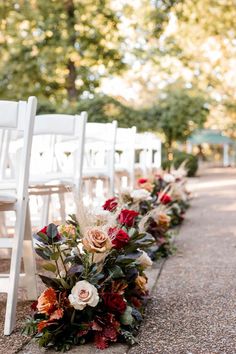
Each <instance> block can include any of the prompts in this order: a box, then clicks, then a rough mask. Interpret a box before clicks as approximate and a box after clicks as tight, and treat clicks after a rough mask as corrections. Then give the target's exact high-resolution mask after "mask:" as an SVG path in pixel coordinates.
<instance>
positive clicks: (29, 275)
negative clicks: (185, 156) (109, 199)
mask: <svg viewBox="0 0 236 354" xmlns="http://www.w3.org/2000/svg"><path fill="white" fill-rule="evenodd" d="M36 106H37V100H36V98H35V97H30V98H29V100H28V102H10V101H0V148H1V150H0V152H1V153H0V211H10V210H11V211H12V210H13V211H15V212H16V225H15V233H14V236H13V238H9V237H1V238H0V248H7V249H10V250H11V267H10V273H9V275H6V274H2V275H0V292H5V293H7V306H6V317H5V327H4V333H5V334H6V335H9V334H10V333H11V331H12V329H13V327H14V322H15V311H16V303H17V291H18V286H19V281H20V282H21V283H22V285H23V286H24V287H25V288H26V289H27V296H28V299H30V300H32V299H35V298H36V297H37V291H36V279H35V260H34V252H33V245H32V238H31V219H30V212H29V195H36V196H41V197H42V198H43V200H44V204H43V208H42V211H43V214H42V220H43V222H44V223H45V224H46V223H47V221H48V215H49V206H50V200H51V197H52V195H53V194H58V195H59V197H60V203H61V218H62V219H64V218H65V215H66V213H65V210H64V206H65V203H64V193H66V192H68V190H70V191H73V196H74V198H75V199H76V198H79V196H80V193H81V189H82V182H83V181H84V184H85V185H86V182H88V183H89V184H91V181H95V182H96V181H97V180H103V181H106V182H107V194H108V195H113V194H114V192H115V184H116V185H118V186H119V185H121V183H115V177H116V179H117V180H121V178H122V177H123V176H124V175H126V177H127V180H128V185H129V186H130V187H133V186H134V182H135V153H137V152H139V155H140V158H139V162H138V163H137V165H136V167H138V168H139V170H140V173H141V174H145V173H149V172H150V169H152V168H153V167H154V164H156V167H159V165H160V152H161V149H160V143H159V140H158V139H156V137H155V136H154V135H152V134H150V133H145V134H142V135H140V134H137V133H136V127H133V128H127V129H124V128H117V122H116V121H113V122H112V123H88V122H87V114H86V112H83V113H81V114H80V115H77V116H71V115H60V114H54V115H41V116H36V117H35V114H36ZM155 154H158V157H157V155H155ZM156 157H157V161H155V160H154V159H155V158H156ZM93 188H94V187H93ZM75 202H76V200H75ZM75 204H76V203H75ZM1 220H3V219H0V222H1ZM3 226H4V225H2V228H1V227H0V231H1V229H2V231H4V232H6V229H5V228H4V227H3ZM22 255H23V262H24V274H20V265H21V258H22Z"/></svg>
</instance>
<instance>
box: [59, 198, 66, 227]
mask: <svg viewBox="0 0 236 354" xmlns="http://www.w3.org/2000/svg"><path fill="white" fill-rule="evenodd" d="M58 197H59V202H60V217H61V221H62V222H65V220H66V204H65V194H64V193H59V194H58Z"/></svg>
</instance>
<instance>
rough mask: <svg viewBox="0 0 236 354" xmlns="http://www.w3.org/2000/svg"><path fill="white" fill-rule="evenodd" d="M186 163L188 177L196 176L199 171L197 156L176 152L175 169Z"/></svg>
mask: <svg viewBox="0 0 236 354" xmlns="http://www.w3.org/2000/svg"><path fill="white" fill-rule="evenodd" d="M184 161H186V164H185V167H186V169H187V173H188V177H193V176H195V175H196V173H197V170H198V158H197V156H195V155H193V154H187V153H186V152H180V151H178V152H176V153H175V157H174V167H175V168H178V167H179V166H180V165H181V164H182V163H183V162H184Z"/></svg>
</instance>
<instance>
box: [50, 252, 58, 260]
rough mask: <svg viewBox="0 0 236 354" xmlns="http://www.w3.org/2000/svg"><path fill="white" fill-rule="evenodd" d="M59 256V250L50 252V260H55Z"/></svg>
mask: <svg viewBox="0 0 236 354" xmlns="http://www.w3.org/2000/svg"><path fill="white" fill-rule="evenodd" d="M59 257H60V252H59V251H58V252H54V253H52V254H51V257H50V258H51V260H52V261H57V260H58V258H59Z"/></svg>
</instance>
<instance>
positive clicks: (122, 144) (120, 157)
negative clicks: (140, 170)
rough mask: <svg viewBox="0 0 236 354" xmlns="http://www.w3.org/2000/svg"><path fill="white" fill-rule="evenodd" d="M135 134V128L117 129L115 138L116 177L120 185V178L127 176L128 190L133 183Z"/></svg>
mask: <svg viewBox="0 0 236 354" xmlns="http://www.w3.org/2000/svg"><path fill="white" fill-rule="evenodd" d="M136 133H137V128H136V127H135V126H133V127H132V128H118V129H117V136H116V163H115V171H116V176H117V179H118V180H119V183H118V184H119V185H120V184H121V178H122V177H123V176H127V178H128V187H129V188H133V187H134V183H135V137H136ZM118 151H119V153H118ZM118 189H120V188H118Z"/></svg>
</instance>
